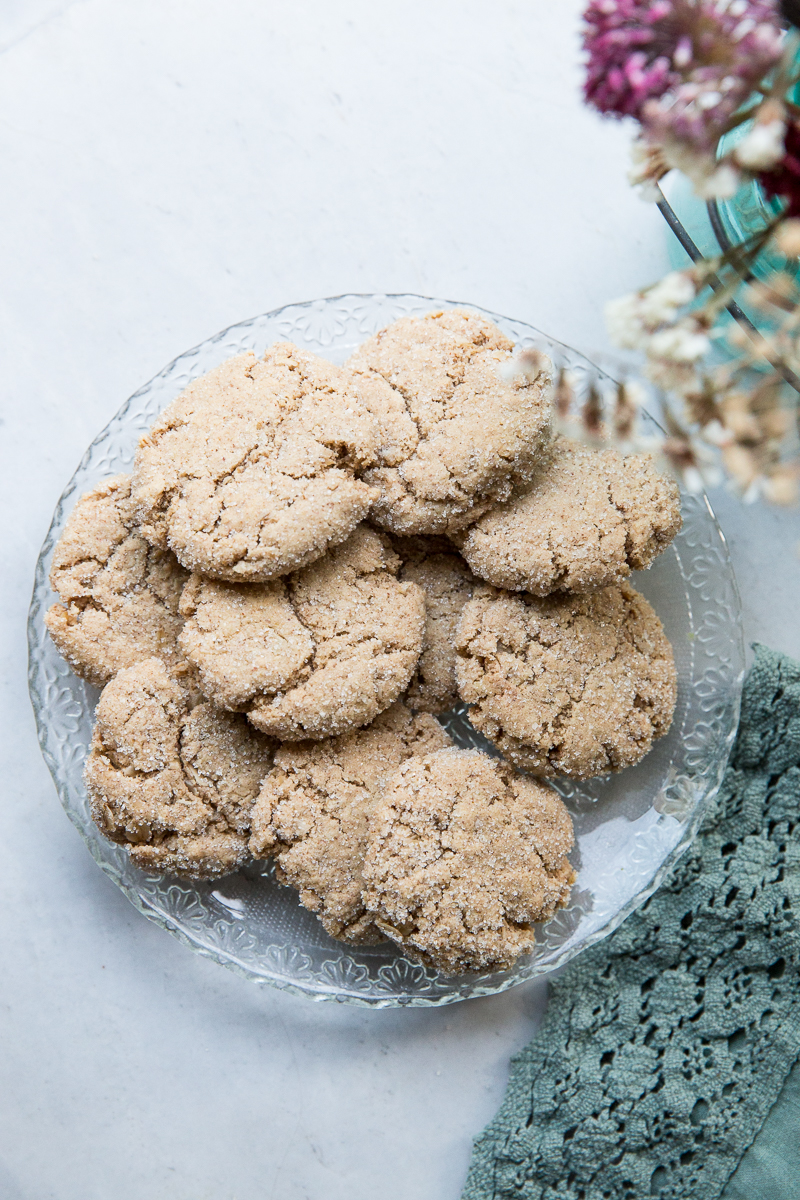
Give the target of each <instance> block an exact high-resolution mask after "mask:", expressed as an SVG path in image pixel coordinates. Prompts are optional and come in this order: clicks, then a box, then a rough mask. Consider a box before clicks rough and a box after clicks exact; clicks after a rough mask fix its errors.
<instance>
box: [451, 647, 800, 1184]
mask: <svg viewBox="0 0 800 1200" xmlns="http://www.w3.org/2000/svg"><path fill="white" fill-rule="evenodd" d="M798 808H800V664H798V663H795V662H793V661H792V660H791V659H788V658H785V657H782V656H781V655H779V654H776V653H774V652H773V651H771V650H767V649H766V648H765V647H762V646H759V647H756V660H755V663H754V666H753V668H752V670H751V672H750V674H749V676H748V678H747V682H746V684H745V689H744V696H743V703H742V716H741V723H740V726H739V734H738V738H737V742H736V746H735V749H734V752H733V756H732V759H731V764H730V766H729V768H728V771H727V774H726V777H725V781H724V783H723V786H722V788H721V790H720V793H719V796H718V798H717V801H716V805H715V808H714V811H713V812H712V813H711V814H710V815H709V816H708V817H707V818H706V820H705V822H704V825H703V827H702V830H701V832H700V834H699V835H698V837H697V839H696V841H695V842H694V843H693V845H692V846H691V847H690V848H689V850H688V851H687V852H686V853H685V854H684V856H683V857H682V858H681V859H680V861H679V862H678V864H677V866H676V868H675V870H674V871H673V873H672V874H671V875H670V877H669V878H668V879H667V881H666V883H664V884H663V886H662V887H661V888H660V889H659V891H658V892H656V894H655V895H654V896H652V897H651V898H650V900H648V901H647V902H646V903H645V904H644V905H643V906H642V907H641V908H640V909H639V910H638V911H637V912H636V913H634V914H633V915H632V916H630V917H629V918H628V919H627V921H625V923H624V924H623V925H621V926H620V928H619V929H618V930H617V931H616V932H615V933H613V934H612V935H611V936H610V937H609V938H607V939H606V940H605V941H603V942H601V943H600V944H599V945H597V946H595V947H593V948H592V949H591V950H588V951H586V952H585V953H584V954H582V955H580V956H579V957H578V958H577V959H576V960H575V961H574V962H573V963H572V964H571V965H570V966H569V967H567V969H566V970H565V971H564V972H563V974H561V975H560V976H559V978H558V979H556V980H555V981H554V983H553V985H552V994H551V999H550V1004H549V1006H548V1010H547V1015H546V1017H545V1020H544V1023H543V1025H542V1028H541V1030H540V1031H539V1033H538V1034H537V1036H536V1037H535V1039H534V1040H533V1041H532V1042H531V1044H530V1045H529V1046H527V1047H526V1048H525V1049H524V1050H523V1051H522V1053H521V1054H519V1055H517V1056H516V1057H515V1058H514V1059H513V1061H512V1066H511V1079H510V1081H509V1085H508V1091H507V1093H506V1097H505V1100H504V1102H503V1105H502V1107H501V1109H500V1111H499V1113H498V1114H497V1116H496V1117H495V1119H494V1121H493V1122H492V1123H491V1125H489V1126H488V1128H487V1129H486V1130H485V1131H484V1132H483V1134H481V1136H480V1137H479V1138H478V1139H477V1140H476V1143H475V1148H474V1152H473V1158H472V1165H471V1168H470V1172H469V1176H468V1179H467V1183H466V1187H465V1189H464V1192H463V1197H462V1200H642V1198H643V1197H651V1196H654V1197H658V1198H659V1200H717V1198H718V1197H720V1195H721V1194H722V1192H723V1188H725V1185H726V1182H727V1181H728V1180H729V1179H730V1177H731V1175H732V1174H733V1172H734V1171H736V1175H735V1176H734V1178H733V1179H731V1181H730V1184H729V1186H728V1187H727V1188H725V1197H726V1200H744V1198H745V1197H746V1198H747V1200H762V1198H763V1200H783V1198H784V1197H785V1200H789V1197H790V1196H791V1197H792V1200H796V1197H797V1195H798V1194H800V1181H799V1180H798V1174H797V1171H796V1169H795V1170H792V1169H791V1162H794V1164H795V1167H796V1165H797V1161H798V1150H797V1145H798V1143H799V1142H800V1138H798V1137H797V1128H798V1125H797V1120H796V1118H797V1115H798V1108H799V1107H800V1069H798V1070H796V1071H794V1072H793V1073H792V1075H791V1077H790V1079H789V1081H788V1083H787V1084H786V1087H785V1088H784V1083H785V1081H786V1077H787V1074H788V1073H789V1071H790V1070H791V1068H792V1065H793V1064H794V1062H795V1059H797V1057H798V1053H800V989H799V988H798V964H799V963H800V925H799V924H798V921H799V920H800V871H798V863H799V862H800V839H798V838H797V837H796V836H795V827H796V824H797V822H798ZM782 1089H783V1095H782V1096H781V1103H780V1104H779V1105H775V1101H776V1099H777V1098H778V1096H779V1094H781V1092H782ZM773 1105H775V1108H774V1109H773ZM771 1109H773V1111H772V1113H770V1110H771ZM768 1114H769V1120H766V1118H767V1116H768ZM765 1120H766V1124H765ZM762 1126H763V1127H764V1128H763V1132H762V1135H761V1136H760V1137H759V1139H758V1141H757V1142H756V1144H755V1145H754V1146H753V1148H752V1150H751V1151H750V1152H749V1153H748V1154H747V1157H746V1158H744V1161H742V1160H743V1156H745V1154H746V1152H747V1150H748V1147H750V1146H751V1143H753V1140H754V1138H756V1135H758V1134H759V1130H761V1129H762ZM787 1137H788V1145H787V1146H785V1147H784V1145H783V1143H784V1142H785V1141H786V1139H787ZM787 1156H788V1157H787ZM792 1156H793V1158H792ZM740 1163H741V1167H740V1169H739V1170H738V1171H737V1167H739V1165H740Z"/></svg>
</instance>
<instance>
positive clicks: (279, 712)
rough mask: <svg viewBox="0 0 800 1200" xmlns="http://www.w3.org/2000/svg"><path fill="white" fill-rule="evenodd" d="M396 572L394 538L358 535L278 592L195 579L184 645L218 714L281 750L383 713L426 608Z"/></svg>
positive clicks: (412, 653) (405, 671)
mask: <svg viewBox="0 0 800 1200" xmlns="http://www.w3.org/2000/svg"><path fill="white" fill-rule="evenodd" d="M399 568H400V560H399V558H398V557H397V555H396V554H395V553H394V552H393V551H392V549H391V548H390V547H389V545H388V542H387V539H386V538H385V537H381V535H379V534H377V533H376V532H375V531H374V530H372V529H370V528H368V527H367V526H366V525H362V526H360V527H359V528H358V529H357V530H356V531H355V533H353V534H352V535H351V536H350V538H348V540H347V541H346V542H345V543H344V544H343V545H341V546H337V547H335V548H334V549H332V550H330V551H329V552H328V553H327V554H326V555H325V557H324V558H322V559H320V560H319V561H318V562H316V563H314V564H312V566H310V567H306V568H305V569H304V570H302V571H298V572H297V573H296V574H294V575H290V576H287V577H285V578H283V579H280V580H274V581H272V582H271V583H267V584H261V585H255V586H254V585H252V584H239V585H236V584H223V583H217V582H214V581H212V580H208V579H203V578H202V577H200V576H194V577H193V578H192V579H191V580H190V582H189V583H188V584H187V586H186V588H185V590H184V594H183V598H182V600H181V611H182V613H183V614H184V616H185V617H186V624H185V627H184V630H183V633H182V634H181V637H180V645H181V647H182V649H183V652H184V653H185V654H186V656H187V658H188V659H189V661H190V662H191V663H192V664H193V665H194V666H195V667H196V668H197V671H198V673H199V678H200V686H201V688H202V689H203V691H204V692H205V694H206V695H207V696H208V697H209V699H211V700H213V701H214V703H215V704H219V705H221V706H222V707H224V708H231V709H239V710H242V711H246V712H247V715H248V717H249V719H250V720H251V721H252V723H253V724H254V725H255V726H256V727H257V728H258V729H261V730H263V731H264V732H265V733H270V734H272V735H274V736H275V737H278V738H280V739H281V740H283V741H301V740H304V739H306V738H324V737H334V736H336V735H337V734H340V733H345V732H347V730H349V729H355V728H358V727H359V726H361V725H367V724H368V723H369V722H370V721H372V720H373V719H374V718H375V717H376V716H377V715H378V713H380V712H382V711H383V710H384V709H386V708H388V707H389V705H390V704H392V703H393V702H394V701H395V700H396V699H397V698H398V697H399V696H400V695H401V693H402V692H403V691H404V689H405V688H406V687H407V686H408V682H409V680H410V678H411V676H412V674H413V672H414V669H415V667H416V665H417V661H418V659H419V655H420V651H421V649H422V637H423V631H424V626H425V598H424V595H423V593H422V589H421V588H419V587H417V585H416V584H414V583H410V582H407V583H402V582H400V581H399V580H398V579H397V578H396V575H397V572H398V570H399Z"/></svg>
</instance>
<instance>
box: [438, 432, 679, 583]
mask: <svg viewBox="0 0 800 1200" xmlns="http://www.w3.org/2000/svg"><path fill="white" fill-rule="evenodd" d="M680 527H681V508H680V496H679V493H678V487H677V485H676V484H675V482H674V481H673V480H672V479H667V478H666V477H665V476H663V475H661V474H659V472H658V471H657V470H656V468H655V465H654V463H653V459H652V457H651V455H649V454H631V455H623V454H621V453H620V452H619V451H618V450H614V449H608V450H595V449H592V448H591V447H589V446H583V445H581V444H580V443H578V442H575V441H572V440H569V439H567V438H563V437H559V438H556V439H554V441H553V443H552V445H551V446H550V448H549V450H548V453H547V454H546V455H545V456H543V458H542V462H541V465H540V466H539V468H538V470H537V473H536V475H535V476H534V478H533V481H532V483H531V484H530V485H529V487H528V488H527V489H526V490H524V491H522V492H520V493H518V494H516V495H514V496H513V497H512V498H511V499H510V500H508V501H507V502H506V503H504V504H501V505H498V506H497V507H495V508H492V509H490V510H489V512H487V513H485V514H484V515H483V516H482V517H480V518H479V519H478V520H477V521H476V522H475V524H473V525H471V526H470V528H469V529H466V530H462V531H460V532H458V531H457V532H454V533H453V535H452V537H453V541H454V542H455V544H456V545H457V546H458V548H459V550H460V551H461V553H462V554H463V556H464V558H465V559H466V560H467V562H468V563H469V565H470V566H471V567H472V570H473V571H474V572H475V574H476V575H478V576H480V578H481V579H485V580H486V581H487V582H488V583H493V584H495V585H496V586H497V587H503V588H511V589H514V590H519V591H527V592H531V593H532V594H533V595H535V596H546V595H548V593H550V592H556V591H567V592H588V591H593V590H594V589H596V588H600V587H606V586H607V585H608V584H611V583H620V582H621V581H622V580H623V579H625V578H626V577H627V576H628V575H630V573H631V570H632V569H633V570H641V568H642V567H648V566H650V564H651V562H652V561H653V559H654V558H655V557H656V555H658V554H660V553H661V551H662V550H665V549H666V548H667V546H668V545H669V544H670V542H671V541H672V539H673V538H674V537H675V535H676V533H677V532H678V530H679V529H680Z"/></svg>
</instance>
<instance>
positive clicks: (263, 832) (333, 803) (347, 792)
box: [250, 703, 450, 943]
mask: <svg viewBox="0 0 800 1200" xmlns="http://www.w3.org/2000/svg"><path fill="white" fill-rule="evenodd" d="M449 744H450V739H449V737H448V736H447V734H446V733H445V732H444V730H443V729H442V727H441V725H439V724H438V722H437V721H435V720H434V718H433V717H431V716H428V715H427V714H425V713H423V714H420V715H418V716H414V714H413V713H412V712H411V711H410V710H409V709H408V708H406V707H405V705H403V704H400V703H397V704H393V705H392V706H391V708H389V709H387V710H386V712H384V713H381V715H380V716H379V717H377V718H376V720H375V721H374V722H373V724H372V725H370V726H369V728H367V729H358V730H356V731H355V732H353V733H346V734H343V735H342V736H341V737H337V738H330V739H326V740H325V741H320V742H296V743H294V744H293V745H284V746H282V747H281V748H280V749H279V750H278V752H277V754H276V755H275V765H274V767H273V769H272V770H271V771H270V773H269V774H268V775H267V777H266V779H265V780H264V783H263V785H262V787H261V791H260V793H259V796H258V799H257V801H256V803H255V806H254V808H253V814H252V830H253V832H252V835H251V838H250V850H251V852H252V853H253V855H254V856H255V857H257V858H261V857H266V856H269V855H273V854H274V855H275V859H276V865H277V873H278V878H279V879H280V880H281V881H282V882H284V883H289V884H291V885H292V886H293V887H295V888H297V890H298V891H299V893H300V899H301V900H302V902H303V904H304V905H305V906H306V908H310V909H311V910H312V912H316V913H317V914H318V916H319V918H320V920H321V921H322V924H323V925H324V926H325V928H326V929H327V931H328V933H330V934H332V936H333V937H336V938H340V939H341V940H343V941H346V942H354V943H369V942H379V941H383V936H382V934H381V933H380V932H379V930H378V929H377V928H376V926H375V925H374V924H373V922H372V918H371V917H370V916H369V915H368V914H367V913H366V911H365V909H364V905H363V902H362V899H361V888H362V885H363V880H362V878H361V867H362V864H363V860H364V846H365V844H366V839H367V830H368V826H369V818H370V815H371V813H372V810H373V808H374V807H375V804H376V803H377V801H378V799H379V798H380V795H381V793H382V791H383V788H384V787H385V786H386V783H387V782H388V780H390V779H391V778H392V777H393V775H394V774H395V772H396V771H397V768H398V767H399V766H400V764H401V763H402V762H404V761H405V760H406V759H408V758H410V757H411V756H412V755H421V754H428V753H430V751H432V750H438V749H440V748H442V747H444V746H447V745H449Z"/></svg>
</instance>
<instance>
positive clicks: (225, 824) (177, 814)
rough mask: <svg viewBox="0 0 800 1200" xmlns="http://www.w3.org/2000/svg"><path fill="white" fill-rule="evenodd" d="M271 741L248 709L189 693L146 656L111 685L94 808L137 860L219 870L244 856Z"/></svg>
mask: <svg viewBox="0 0 800 1200" xmlns="http://www.w3.org/2000/svg"><path fill="white" fill-rule="evenodd" d="M272 750H273V743H272V742H271V741H270V739H269V738H266V737H264V736H263V734H260V733H258V732H257V731H256V730H255V729H253V728H252V727H251V726H250V725H248V723H247V721H246V720H245V719H244V717H241V716H237V715H235V714H233V713H227V712H221V711H220V710H219V709H218V708H215V707H214V706H213V705H212V704H206V703H202V704H199V705H198V706H197V707H195V708H193V709H192V710H191V711H189V709H188V704H187V697H186V693H185V692H184V691H183V690H182V689H181V688H180V687H179V686H178V685H177V684H176V683H175V681H174V680H173V679H171V678H170V677H169V675H168V674H167V672H166V669H165V667H164V664H163V663H162V662H160V661H159V660H158V659H148V660H147V661H146V662H142V663H138V664H137V665H136V666H135V667H129V668H126V669H125V670H123V671H120V672H119V674H118V675H116V676H115V677H114V679H112V681H111V682H110V683H109V684H108V685H107V686H106V688H105V689H104V691H103V694H102V696H101V697H100V701H99V703H98V705H97V716H96V723H95V728H94V733H93V735H92V745H91V751H90V754H89V758H88V761H87V764H86V773H85V778H86V786H87V789H88V792H89V798H90V800H91V806H92V817H93V818H94V821H95V823H96V824H97V826H98V828H99V829H100V830H101V832H102V833H104V834H105V835H106V837H108V838H110V839H111V841H114V842H120V843H122V844H123V845H125V846H126V847H127V849H128V851H129V853H130V856H131V859H132V860H133V862H134V863H135V865H136V866H137V867H141V868H142V869H143V870H145V871H149V870H152V871H164V872H170V873H173V874H176V875H183V876H186V877H187V878H190V879H216V878H218V877H219V876H221V875H227V874H229V873H230V872H231V871H235V870H236V869H237V868H238V867H239V866H241V865H242V863H243V862H245V860H246V859H247V858H248V851H247V841H248V836H249V832H250V810H251V808H252V806H253V801H254V800H255V798H256V796H257V795H258V790H259V788H260V786H261V781H262V779H263V778H264V776H265V775H266V773H267V771H268V770H269V768H270V765H271V762H272Z"/></svg>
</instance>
